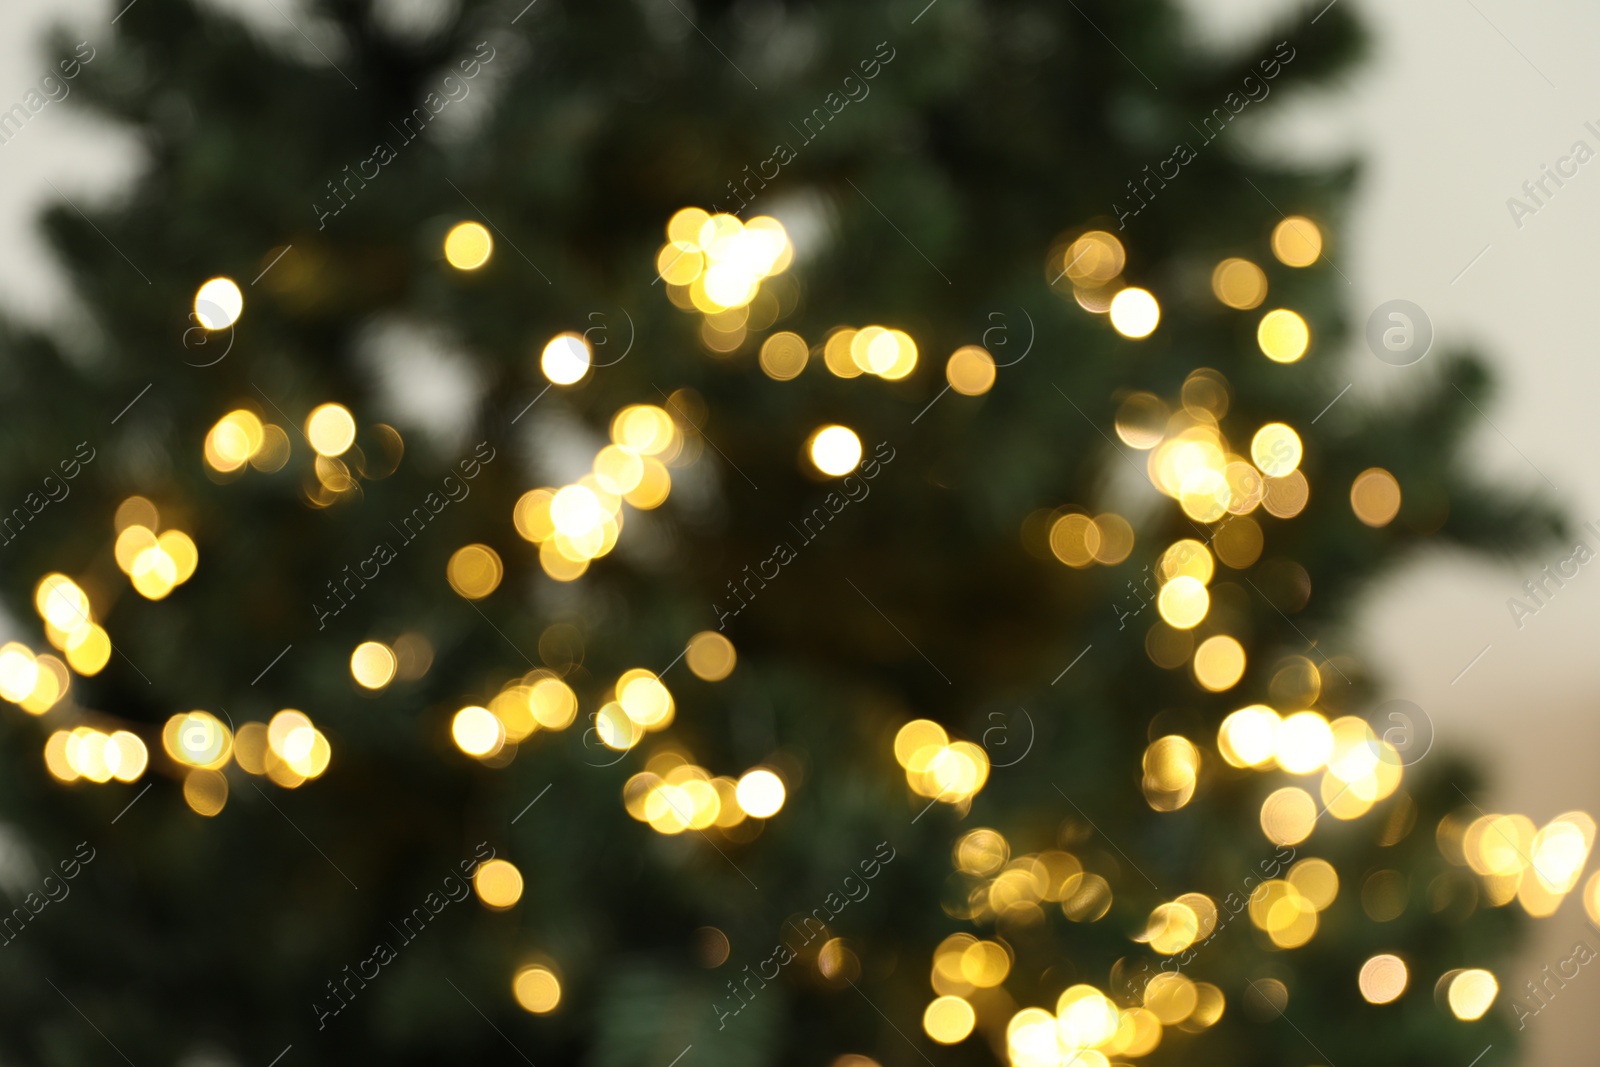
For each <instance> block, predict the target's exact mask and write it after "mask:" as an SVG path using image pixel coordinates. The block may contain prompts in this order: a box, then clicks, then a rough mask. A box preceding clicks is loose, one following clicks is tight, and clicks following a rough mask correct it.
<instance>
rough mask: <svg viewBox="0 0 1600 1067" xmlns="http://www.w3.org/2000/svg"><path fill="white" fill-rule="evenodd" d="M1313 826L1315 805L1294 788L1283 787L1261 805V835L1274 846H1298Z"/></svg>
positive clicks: (1314, 823) (1298, 789) (1309, 834)
mask: <svg viewBox="0 0 1600 1067" xmlns="http://www.w3.org/2000/svg"><path fill="white" fill-rule="evenodd" d="M1316 823H1317V803H1316V801H1314V800H1312V799H1311V794H1310V793H1307V792H1306V791H1305V790H1304V789H1301V788H1299V787H1297V786H1285V787H1284V788H1282V789H1279V790H1277V791H1275V792H1274V793H1273V794H1272V795H1271V796H1269V797H1267V799H1266V800H1264V801H1262V803H1261V831H1262V833H1264V834H1266V835H1267V840H1268V841H1271V842H1272V843H1273V844H1275V845H1298V844H1299V843H1300V842H1302V841H1304V840H1305V839H1306V838H1308V837H1310V836H1311V831H1312V830H1313V829H1315V828H1316Z"/></svg>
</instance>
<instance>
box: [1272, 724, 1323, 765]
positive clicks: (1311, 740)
mask: <svg viewBox="0 0 1600 1067" xmlns="http://www.w3.org/2000/svg"><path fill="white" fill-rule="evenodd" d="M1276 743H1277V752H1276V755H1277V759H1278V766H1279V767H1281V768H1282V769H1283V770H1285V771H1288V772H1289V773H1290V774H1313V773H1315V772H1317V771H1319V770H1321V769H1322V768H1323V767H1324V766H1326V765H1327V762H1328V758H1329V757H1330V756H1332V755H1333V730H1332V729H1331V728H1330V727H1329V725H1328V720H1327V719H1324V718H1323V717H1322V716H1321V715H1319V714H1317V713H1316V712H1314V711H1297V712H1295V713H1294V714H1293V715H1290V716H1289V717H1288V718H1286V719H1284V720H1283V722H1281V723H1280V724H1279V725H1278V732H1277V742H1276Z"/></svg>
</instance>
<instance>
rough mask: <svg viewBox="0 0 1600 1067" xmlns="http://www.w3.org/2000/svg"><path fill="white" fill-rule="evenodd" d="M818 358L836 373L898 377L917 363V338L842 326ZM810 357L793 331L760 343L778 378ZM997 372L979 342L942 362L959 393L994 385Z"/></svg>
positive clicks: (792, 374)
mask: <svg viewBox="0 0 1600 1067" xmlns="http://www.w3.org/2000/svg"><path fill="white" fill-rule="evenodd" d="M822 360H823V365H824V366H826V367H827V368H828V370H829V371H830V372H831V373H833V374H834V375H835V376H837V377H840V378H855V377H859V376H860V375H862V374H871V375H875V376H877V377H879V378H886V379H888V380H890V381H896V380H898V379H901V378H904V377H906V376H908V375H909V374H910V373H911V372H912V371H913V370H915V369H916V366H917V344H916V342H915V341H913V340H912V339H911V336H910V335H909V334H907V333H905V332H904V331H902V330H895V329H889V328H887V327H883V326H866V327H863V328H861V329H859V330H857V329H854V328H852V327H849V326H840V327H837V328H835V329H834V330H832V331H831V332H830V333H829V334H828V338H827V340H826V341H825V342H824V343H823V345H822ZM810 361H811V349H810V346H808V345H807V344H806V342H805V338H803V337H801V336H800V335H799V334H797V333H794V332H792V331H789V330H783V331H780V332H778V333H775V334H773V335H772V336H770V337H768V338H767V339H766V340H765V341H763V342H762V343H761V356H760V360H759V362H760V364H761V370H762V372H763V373H764V374H766V376H767V377H769V378H772V379H774V380H776V381H780V382H787V381H791V380H793V379H795V378H798V377H799V376H800V373H801V372H802V371H804V370H805V369H806V366H807V365H808V364H809V363H810ZM995 373H996V370H995V362H994V357H993V356H992V355H990V354H989V351H988V349H986V348H984V347H983V346H982V345H962V346H961V347H960V348H958V349H956V350H955V351H954V352H952V353H951V354H950V358H949V359H948V360H947V361H946V362H945V380H946V381H947V382H949V384H950V388H951V389H954V390H955V391H956V392H958V393H960V394H962V395H963V396H981V395H983V394H984V393H987V392H988V391H989V390H990V389H991V388H993V387H994V381H995Z"/></svg>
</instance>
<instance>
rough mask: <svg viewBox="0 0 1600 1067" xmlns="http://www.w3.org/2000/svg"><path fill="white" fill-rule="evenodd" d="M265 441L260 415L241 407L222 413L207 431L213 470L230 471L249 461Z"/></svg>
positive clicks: (207, 453)
mask: <svg viewBox="0 0 1600 1067" xmlns="http://www.w3.org/2000/svg"><path fill="white" fill-rule="evenodd" d="M265 443H266V427H265V426H263V425H262V422H261V419H260V418H259V417H258V416H257V415H256V414H255V412H253V411H246V410H244V409H243V408H240V409H238V410H236V411H230V412H228V414H226V415H224V416H222V418H221V419H219V420H217V423H216V425H214V426H212V427H211V429H210V431H209V432H208V433H207V434H206V440H205V448H204V455H205V460H206V463H207V464H208V465H210V467H211V468H212V469H213V470H216V471H220V472H222V473H224V474H228V473H231V472H233V471H236V470H238V469H239V468H240V467H243V466H244V465H245V464H246V463H247V462H249V461H250V459H251V458H252V457H253V456H255V454H256V453H257V452H259V451H260V450H261V447H262V445H263V444H265Z"/></svg>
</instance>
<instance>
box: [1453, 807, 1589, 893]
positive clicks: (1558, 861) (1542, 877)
mask: <svg viewBox="0 0 1600 1067" xmlns="http://www.w3.org/2000/svg"><path fill="white" fill-rule="evenodd" d="M1594 834H1595V821H1594V819H1593V818H1591V817H1590V816H1589V815H1588V814H1586V813H1585V812H1581V811H1569V812H1566V813H1564V814H1562V815H1558V816H1556V817H1555V818H1554V819H1551V820H1550V821H1549V822H1548V823H1546V824H1545V825H1544V826H1543V827H1538V826H1535V825H1534V822H1533V820H1532V819H1530V818H1528V817H1527V816H1526V815H1499V814H1481V813H1479V814H1477V817H1476V818H1471V819H1469V818H1467V817H1465V816H1449V817H1447V818H1445V819H1444V820H1443V821H1442V822H1440V824H1439V830H1438V840H1439V849H1440V851H1441V852H1443V853H1444V855H1445V858H1446V859H1448V860H1450V861H1451V862H1452V863H1455V864H1456V865H1458V866H1466V867H1469V868H1471V870H1472V872H1473V873H1474V874H1476V875H1478V877H1479V878H1480V879H1481V880H1482V883H1483V890H1484V896H1485V897H1486V898H1487V900H1488V901H1489V903H1491V904H1493V905H1495V906H1497V907H1498V906H1500V905H1503V904H1508V903H1510V902H1511V901H1512V900H1516V901H1518V902H1520V903H1521V904H1522V906H1523V908H1524V909H1525V910H1526V911H1527V912H1528V914H1529V915H1532V916H1534V917H1536V918H1544V917H1546V916H1549V915H1553V914H1555V911H1556V909H1557V908H1559V907H1560V906H1561V902H1562V900H1564V899H1565V898H1566V896H1567V894H1568V893H1570V892H1572V890H1573V889H1575V888H1576V887H1577V885H1578V880H1579V878H1580V877H1582V874H1583V868H1584V865H1585V864H1587V863H1588V861H1589V853H1590V850H1591V849H1592V848H1593V847H1594ZM1597 889H1600V873H1597V874H1596V876H1595V878H1594V879H1592V880H1591V881H1590V883H1589V886H1588V887H1587V890H1586V892H1585V894H1584V897H1585V899H1584V905H1585V907H1586V908H1588V910H1589V913H1590V915H1591V916H1593V915H1596V914H1600V909H1597V907H1596V905H1597V904H1600V900H1597V899H1596V890H1597Z"/></svg>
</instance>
